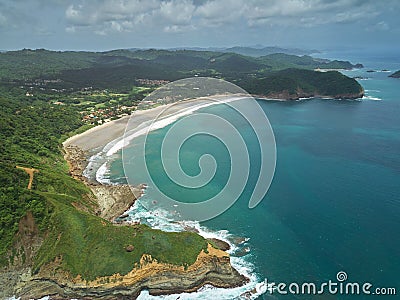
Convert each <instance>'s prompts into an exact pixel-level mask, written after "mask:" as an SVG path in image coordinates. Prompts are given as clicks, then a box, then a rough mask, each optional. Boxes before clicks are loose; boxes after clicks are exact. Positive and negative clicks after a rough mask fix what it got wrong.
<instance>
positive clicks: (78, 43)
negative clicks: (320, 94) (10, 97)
mask: <svg viewBox="0 0 400 300" xmlns="http://www.w3.org/2000/svg"><path fill="white" fill-rule="evenodd" d="M399 13H400V1H398V0H338V1H329V0H162V1H160V0H72V1H62V0H0V50H16V49H22V48H30V49H38V48H46V49H52V50H95V51H104V50H111V49H120V48H172V47H230V46H251V45H256V44H258V45H264V46H280V47H298V48H303V49H319V50H324V49H329V48H335V49H341V48H343V49H348V48H357V49H366V48H377V49H380V48H382V49H385V48H391V49H399V48H400V18H399V17H398V15H399Z"/></svg>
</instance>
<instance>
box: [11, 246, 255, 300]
mask: <svg viewBox="0 0 400 300" xmlns="http://www.w3.org/2000/svg"><path fill="white" fill-rule="evenodd" d="M60 263H61V261H57V262H54V263H53V264H50V265H48V266H46V267H42V269H41V270H40V272H39V273H38V274H37V275H35V276H34V277H33V278H32V280H30V281H29V282H28V283H27V284H26V285H25V286H24V287H22V288H20V290H19V291H18V295H21V299H22V300H24V299H29V298H39V297H43V296H45V295H49V293H50V295H51V296H52V299H64V298H82V297H90V298H97V299H115V298H118V299H135V298H136V297H137V296H138V295H139V294H140V291H142V290H144V289H146V290H148V291H149V293H150V294H151V295H164V294H172V293H182V292H194V291H196V290H198V289H199V288H200V287H202V286H204V285H205V284H211V285H213V286H215V287H223V288H231V287H236V286H240V285H243V284H245V283H246V282H247V281H248V279H247V278H246V277H244V276H243V275H240V274H239V273H238V272H237V271H236V270H235V269H234V268H233V267H232V266H231V264H230V258H229V255H228V254H227V253H226V252H224V251H222V250H219V249H215V248H213V247H212V246H211V245H208V248H207V251H202V252H200V254H199V255H198V257H197V260H196V261H195V263H194V264H192V265H190V266H186V267H185V266H176V265H170V264H162V263H159V262H157V261H156V260H154V259H152V258H151V256H149V255H143V256H142V259H141V261H140V265H139V266H136V267H135V268H134V269H133V270H132V271H131V272H129V273H128V274H126V275H120V274H114V275H112V276H107V277H101V278H97V279H96V280H94V281H90V282H87V281H84V280H82V279H81V278H80V276H78V277H75V278H72V277H71V276H70V275H69V274H67V273H65V272H62V271H60V269H59V268H57V266H58V265H59V264H60Z"/></svg>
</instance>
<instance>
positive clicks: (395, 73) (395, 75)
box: [389, 70, 400, 78]
mask: <svg viewBox="0 0 400 300" xmlns="http://www.w3.org/2000/svg"><path fill="white" fill-rule="evenodd" d="M389 77H393V78H400V70H399V71H397V72H394V73H393V74H391V75H389Z"/></svg>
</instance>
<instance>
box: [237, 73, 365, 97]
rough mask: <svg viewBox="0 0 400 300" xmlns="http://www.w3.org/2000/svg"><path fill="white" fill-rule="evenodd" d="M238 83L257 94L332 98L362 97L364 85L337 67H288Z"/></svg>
mask: <svg viewBox="0 0 400 300" xmlns="http://www.w3.org/2000/svg"><path fill="white" fill-rule="evenodd" d="M238 84H239V85H240V86H242V87H244V88H245V89H246V90H251V91H252V92H253V93H254V94H257V95H266V96H276V95H277V94H279V93H282V92H287V93H288V94H289V95H290V96H289V97H292V98H298V97H314V96H330V97H332V98H349V97H351V96H349V95H354V96H355V97H357V96H358V97H360V96H361V93H362V92H363V88H362V86H361V85H360V84H358V83H357V82H356V83H355V80H354V79H352V78H349V77H347V76H345V75H343V74H341V73H339V72H337V71H329V72H313V71H310V70H302V69H286V70H282V71H277V72H274V73H272V74H270V75H268V76H266V77H264V78H259V79H256V80H254V79H253V80H247V79H246V78H245V79H242V80H240V81H239V82H238Z"/></svg>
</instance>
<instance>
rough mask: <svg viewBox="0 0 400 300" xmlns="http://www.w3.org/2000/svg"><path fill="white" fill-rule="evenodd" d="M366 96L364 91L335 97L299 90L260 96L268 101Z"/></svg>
mask: <svg viewBox="0 0 400 300" xmlns="http://www.w3.org/2000/svg"><path fill="white" fill-rule="evenodd" d="M363 96H364V90H362V91H360V92H358V93H352V94H346V93H344V94H335V95H320V94H319V93H318V92H317V91H315V92H304V91H303V90H301V89H299V90H297V91H296V92H294V93H290V92H289V91H287V90H284V91H281V92H271V93H268V94H267V95H262V96H260V97H261V98H268V99H280V100H299V99H300V98H329V99H359V98H362V97H363Z"/></svg>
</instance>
